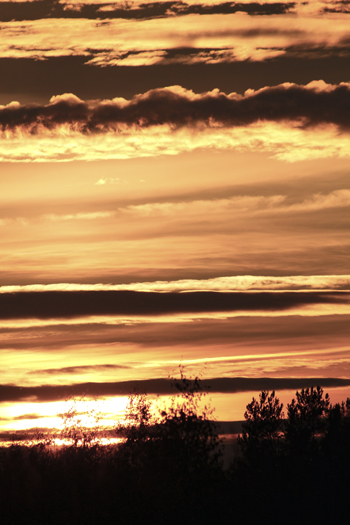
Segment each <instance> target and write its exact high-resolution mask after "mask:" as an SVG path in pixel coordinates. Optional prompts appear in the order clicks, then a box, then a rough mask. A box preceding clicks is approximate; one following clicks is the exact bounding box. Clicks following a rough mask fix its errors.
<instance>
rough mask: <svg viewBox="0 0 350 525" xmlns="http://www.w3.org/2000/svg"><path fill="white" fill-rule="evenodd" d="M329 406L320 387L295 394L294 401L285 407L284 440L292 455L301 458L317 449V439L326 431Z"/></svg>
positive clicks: (326, 396)
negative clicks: (286, 416)
mask: <svg viewBox="0 0 350 525" xmlns="http://www.w3.org/2000/svg"><path fill="white" fill-rule="evenodd" d="M329 406H330V400H329V395H328V394H325V396H324V395H323V389H322V388H321V387H320V386H317V387H316V388H314V387H311V389H310V388H306V389H303V390H301V392H296V399H295V398H294V399H293V400H292V402H291V403H289V404H288V405H287V414H288V419H287V425H286V430H285V438H286V441H287V444H288V446H289V447H290V451H291V452H292V453H293V452H294V453H296V454H297V455H299V457H301V456H303V455H305V454H307V453H309V452H311V451H314V452H315V451H316V450H317V449H318V448H319V447H318V443H319V438H320V436H322V435H323V434H324V432H325V429H326V423H327V420H326V416H327V414H328V411H329Z"/></svg>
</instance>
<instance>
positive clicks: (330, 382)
mask: <svg viewBox="0 0 350 525" xmlns="http://www.w3.org/2000/svg"><path fill="white" fill-rule="evenodd" d="M316 385H320V386H322V387H323V388H331V387H345V386H349V385H350V379H337V378H293V379H290V378H268V377H266V378H245V377H235V378H215V379H206V380H203V389H204V390H205V391H208V392H210V393H227V394H230V393H238V392H254V391H262V390H276V391H279V390H296V389H301V388H307V387H310V386H316ZM135 391H136V392H141V393H143V392H145V393H147V394H159V395H172V394H176V393H177V392H178V390H177V389H176V387H175V386H174V384H173V381H172V380H170V379H149V380H141V381H122V382H117V383H81V384H76V385H59V386H37V387H20V386H14V385H0V403H1V402H2V403H4V402H15V401H25V400H26V399H32V398H33V397H34V398H35V399H36V400H37V401H41V402H44V401H58V400H62V399H67V398H69V397H70V396H82V395H86V396H92V397H94V396H97V397H98V396H119V395H120V396H121V395H123V396H125V395H129V394H131V393H133V392H135Z"/></svg>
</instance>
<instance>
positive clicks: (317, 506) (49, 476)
mask: <svg viewBox="0 0 350 525" xmlns="http://www.w3.org/2000/svg"><path fill="white" fill-rule="evenodd" d="M178 387H179V389H180V390H181V392H180V397H178V398H177V399H174V402H173V404H172V405H171V406H170V407H168V408H166V409H164V410H161V411H160V413H159V415H158V417H157V418H156V419H154V418H153V416H152V413H151V408H152V406H151V403H150V402H149V401H148V400H147V397H146V396H144V395H134V396H131V398H130V402H129V407H128V411H127V417H128V424H127V425H126V426H119V427H118V428H117V429H116V432H117V433H119V435H122V436H123V437H124V442H123V443H122V444H120V445H117V446H116V445H113V446H112V445H110V446H109V445H107V446H102V445H100V444H98V442H96V441H95V439H94V436H93V435H91V434H89V432H87V433H84V432H83V433H82V432H81V429H72V428H70V429H69V432H68V431H67V432H68V433H70V434H69V437H70V438H71V445H70V446H64V447H53V446H52V445H50V443H49V442H46V441H45V440H42V441H41V442H40V443H39V444H36V445H32V446H20V445H12V446H11V447H8V448H5V447H4V448H0V523H1V524H2V525H3V524H17V523H20V524H23V525H25V524H35V525H38V524H45V525H51V524H74V525H78V524H95V523H96V524H110V523H113V524H126V525H127V524H147V523H152V524H162V525H163V524H164V525H166V524H170V525H171V524H178V523H186V524H197V523H198V524H226V523H239V524H273V523H276V524H289V523H290V524H293V525H294V524H304V523H305V524H306V523H317V524H323V523H325V524H326V523H327V524H337V525H338V524H345V523H349V521H350V517H349V516H350V508H349V494H350V492H349V490H350V399H347V401H346V402H345V403H343V404H341V405H339V404H337V405H335V406H332V405H331V404H330V400H329V397H328V395H327V394H326V395H324V393H323V391H322V389H321V388H319V387H317V388H311V389H306V390H302V391H301V392H297V393H296V398H295V399H294V400H293V401H292V402H291V404H289V405H288V406H287V411H286V414H284V412H283V406H282V405H281V404H280V402H279V400H278V398H277V397H276V395H275V393H274V392H272V393H269V392H262V393H261V394H260V398H259V399H258V400H255V399H253V401H252V402H251V403H250V404H249V405H248V406H247V411H246V413H245V423H244V424H243V433H242V435H241V436H240V437H239V438H238V442H239V445H240V450H241V454H240V455H239V456H238V457H236V458H235V460H234V461H233V464H232V465H231V466H230V467H229V468H228V469H223V467H222V457H221V443H220V440H219V438H218V436H217V433H216V432H217V427H216V424H215V422H213V421H212V419H211V416H212V413H211V411H210V409H205V410H204V411H202V412H201V411H200V410H199V408H198V406H199V405H198V400H199V399H200V397H201V392H200V382H199V381H198V380H197V379H196V380H193V381H188V380H187V379H186V378H185V377H184V376H183V375H182V378H181V381H179V382H178Z"/></svg>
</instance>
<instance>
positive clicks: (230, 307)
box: [0, 291, 349, 319]
mask: <svg viewBox="0 0 350 525" xmlns="http://www.w3.org/2000/svg"><path fill="white" fill-rule="evenodd" d="M344 303H345V304H348V303H349V294H347V293H346V292H329V293H327V292H323V293H321V292H285V293H278V292H259V293H253V292H250V293H241V292H236V293H217V292H189V293H185V294H181V293H172V292H170V293H167V294H162V293H155V292H134V291H100V292H26V293H13V294H0V319H16V318H19V319H20V318H40V319H50V318H57V317H59V318H70V317H79V316H91V315H166V314H175V313H199V312H231V311H240V310H248V311H255V310H263V311H276V310H278V311H281V310H285V309H289V308H296V307H303V306H307V305H322V304H330V305H336V304H344Z"/></svg>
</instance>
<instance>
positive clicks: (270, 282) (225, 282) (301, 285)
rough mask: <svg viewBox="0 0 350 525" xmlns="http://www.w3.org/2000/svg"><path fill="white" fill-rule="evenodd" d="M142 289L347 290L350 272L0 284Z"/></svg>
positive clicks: (38, 288)
mask: <svg viewBox="0 0 350 525" xmlns="http://www.w3.org/2000/svg"><path fill="white" fill-rule="evenodd" d="M118 290H131V291H143V292H194V291H200V290H201V291H216V292H230V291H231V292H232V291H238V290H242V291H244V290H255V291H256V290H261V291H263V290H265V291H268V290H281V291H287V290H319V291H321V290H345V291H350V275H293V276H285V277H283V276H281V277H274V276H260V275H256V276H255V275H254V276H253V275H238V276H227V277H216V278H213V279H181V280H178V281H155V282H138V283H131V284H102V283H100V284H80V283H56V284H28V285H24V286H20V285H11V286H0V294H1V293H15V292H16V293H18V292H54V291H61V292H63V291H66V292H69V291H72V292H79V291H91V292H93V291H118Z"/></svg>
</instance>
